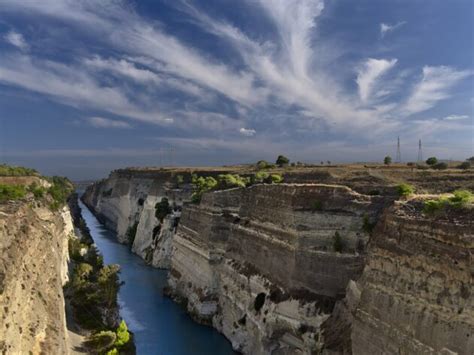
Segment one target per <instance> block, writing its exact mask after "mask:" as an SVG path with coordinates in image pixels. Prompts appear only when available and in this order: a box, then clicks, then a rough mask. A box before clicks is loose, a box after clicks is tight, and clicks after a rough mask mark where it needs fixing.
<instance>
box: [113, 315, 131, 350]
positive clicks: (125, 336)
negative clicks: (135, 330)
mask: <svg viewBox="0 0 474 355" xmlns="http://www.w3.org/2000/svg"><path fill="white" fill-rule="evenodd" d="M129 340H130V333H129V332H128V327H127V324H126V323H125V321H124V320H123V319H122V321H121V322H120V325H119V327H118V328H117V340H116V341H115V344H114V345H115V346H118V347H121V346H124V345H125V344H127V343H128V341H129Z"/></svg>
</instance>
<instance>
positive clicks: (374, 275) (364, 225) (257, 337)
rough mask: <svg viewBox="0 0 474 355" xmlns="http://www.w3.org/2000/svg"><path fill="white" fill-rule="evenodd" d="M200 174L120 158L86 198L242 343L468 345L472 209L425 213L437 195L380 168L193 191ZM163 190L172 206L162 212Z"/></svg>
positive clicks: (406, 349)
mask: <svg viewBox="0 0 474 355" xmlns="http://www.w3.org/2000/svg"><path fill="white" fill-rule="evenodd" d="M180 173H181V174H185V176H184V179H182V178H180V179H178V178H177V176H178V175H179V174H180ZM186 173H187V175H186ZM202 173H203V174H204V175H205V172H204V171H203V172H202ZM191 174H192V172H190V171H187V172H183V171H181V172H177V171H173V170H170V171H166V170H163V171H155V172H154V173H153V174H152V173H150V172H149V171H140V170H139V171H135V170H123V171H116V172H113V173H112V174H111V176H110V177H109V179H106V180H103V181H101V182H98V183H96V184H94V185H93V186H91V187H89V188H88V190H87V191H86V194H85V195H84V198H83V200H84V202H85V203H86V204H87V205H88V206H89V207H90V208H91V209H92V210H93V211H94V212H95V213H96V215H97V216H98V217H99V218H102V220H103V221H104V222H105V223H106V224H107V225H108V226H109V227H110V228H112V229H114V230H117V231H119V239H120V240H121V241H123V242H129V243H131V247H132V249H133V250H134V251H135V252H136V253H137V254H139V255H141V256H142V257H143V258H144V259H145V260H147V261H148V262H149V263H150V264H152V265H155V266H158V267H164V268H169V270H170V272H169V280H168V281H169V288H168V293H169V295H170V296H171V297H173V298H174V299H175V300H176V301H178V302H181V303H182V304H183V305H185V307H186V308H187V310H188V311H189V313H190V314H191V315H192V316H193V317H194V319H196V320H197V321H199V322H202V323H206V324H209V325H212V326H214V327H215V328H216V329H218V330H219V331H220V332H222V333H223V334H224V335H225V336H226V337H227V338H228V339H229V340H230V341H231V342H232V345H233V347H234V349H236V350H238V351H240V352H242V353H245V354H269V353H272V354H295V353H301V354H309V353H314V352H317V353H318V352H319V353H325V354H345V353H347V354H349V353H357V354H364V353H387V354H395V353H400V352H401V353H407V354H418V353H420V352H422V353H439V352H441V353H443V352H444V353H446V354H448V353H458V354H470V353H472V351H473V343H472V339H473V337H472V331H473V319H474V317H472V315H473V313H472V312H473V304H474V300H473V295H472V292H471V291H470V290H471V288H472V287H471V286H472V283H471V282H472V279H471V277H472V276H471V275H470V271H469V270H471V269H472V265H471V263H472V261H471V255H472V250H473V240H474V236H473V230H474V226H473V224H472V220H474V219H473V218H472V217H473V215H472V209H468V210H467V212H465V211H464V212H463V211H462V210H455V211H452V212H451V214H443V215H441V216H440V215H427V214H425V213H424V212H423V199H426V198H433V196H421V195H420V196H417V197H415V198H411V199H404V200H400V201H398V202H394V200H396V199H398V197H397V196H395V195H394V191H395V190H396V189H395V184H394V183H390V182H387V181H385V180H383V179H380V175H381V174H380V173H379V174H378V175H377V176H378V177H377V178H375V177H374V175H375V174H371V176H370V177H367V179H366V180H364V177H363V176H362V177H361V176H359V175H358V174H355V173H354V174H353V175H351V174H346V176H345V177H344V178H341V177H339V178H337V179H336V178H335V177H334V176H332V177H331V176H330V175H329V176H328V175H327V174H326V175H324V174H323V175H324V176H323V175H321V174H319V175H318V176H320V177H321V180H323V181H322V182H324V183H321V181H319V182H318V183H314V182H313V183H310V182H308V179H309V180H310V177H308V176H306V175H305V176H303V177H302V176H300V177H294V176H291V175H290V176H286V177H285V181H291V182H292V183H288V184H279V185H266V184H261V185H254V186H251V187H247V188H236V189H230V190H225V191H216V192H210V193H206V194H204V195H203V197H202V200H201V202H200V203H199V204H190V203H187V202H188V201H189V199H190V195H191V192H192V191H191V187H190V185H189V181H190V176H191ZM416 178H417V179H418V180H419V181H420V184H419V186H420V187H419V188H420V190H421V189H422V188H426V187H427V188H429V189H431V191H438V190H441V191H442V190H443V188H442V187H440V185H439V184H436V181H440V180H442V179H443V178H444V177H443V176H442V173H440V176H437V177H436V178H434V179H432V180H431V182H427V181H424V180H423V178H422V177H421V176H417V177H416ZM463 178H464V177H463ZM302 179H303V180H302ZM334 180H337V181H336V182H337V184H334V183H329V182H335V181H334ZM302 181H303V182H304V183H300V182H302ZM414 181H416V180H414ZM433 181H434V182H433ZM462 181H467V182H468V183H470V182H469V181H470V180H469V179H468V180H463V179H459V180H457V182H456V183H459V182H462ZM345 182H347V183H345ZM430 184H433V185H430ZM444 188H447V187H446V186H445V187H444ZM373 191H378V193H374V192H373ZM442 192H443V191H442ZM163 197H166V198H167V199H168V202H169V204H170V206H172V211H171V212H170V213H169V214H168V215H167V216H166V217H165V218H163V220H160V219H159V218H157V217H156V204H157V203H159V202H161V201H162V199H163ZM175 207H176V208H175ZM122 218H125V221H122ZM178 221H179V223H177V222H178ZM134 226H136V228H132V229H130V228H131V227H134ZM405 226H407V227H406V228H405ZM133 229H135V230H136V233H135V234H134V233H130V232H129V231H130V230H131V231H132V232H133ZM132 236H133V238H131V237H132ZM440 260H443V263H442V265H441V264H440V266H437V265H438V264H437V263H438V262H439V261H440ZM444 283H446V285H448V286H444ZM405 314H411V316H410V317H408V316H404V315H405ZM373 334H376V337H377V339H376V340H374V339H373V337H372V335H373ZM451 339H454V340H451Z"/></svg>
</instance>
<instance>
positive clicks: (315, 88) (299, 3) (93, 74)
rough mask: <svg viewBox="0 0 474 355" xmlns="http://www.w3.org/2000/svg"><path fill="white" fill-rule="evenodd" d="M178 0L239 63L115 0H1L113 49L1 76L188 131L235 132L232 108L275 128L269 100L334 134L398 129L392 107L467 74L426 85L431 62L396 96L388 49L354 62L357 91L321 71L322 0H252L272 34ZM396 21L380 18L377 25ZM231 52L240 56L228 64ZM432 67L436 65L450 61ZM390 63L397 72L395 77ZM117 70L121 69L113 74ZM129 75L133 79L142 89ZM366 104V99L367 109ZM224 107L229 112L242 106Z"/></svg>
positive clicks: (6, 70)
mask: <svg viewBox="0 0 474 355" xmlns="http://www.w3.org/2000/svg"><path fill="white" fill-rule="evenodd" d="M183 3H184V5H183ZM183 3H182V6H184V7H185V9H186V11H187V12H188V15H191V16H193V17H194V19H195V20H197V22H198V23H199V24H200V25H201V27H202V29H205V30H206V31H208V32H210V33H212V34H213V35H215V36H216V46H217V45H220V44H221V43H220V42H219V41H224V42H225V43H224V45H229V44H230V45H232V46H233V50H234V51H235V53H237V55H238V56H240V57H239V58H235V62H234V61H233V62H232V63H226V62H224V61H223V60H222V59H219V58H218V57H216V56H215V53H213V52H203V50H202V49H200V48H199V47H197V46H195V44H194V43H193V42H186V41H182V40H180V39H179V38H178V37H176V36H174V35H173V34H171V33H166V31H165V29H166V27H165V26H160V24H159V23H158V22H155V21H154V22H151V21H149V20H146V19H144V18H141V17H140V16H139V15H138V14H137V13H135V12H134V11H133V10H132V9H131V8H130V7H127V6H123V4H126V2H123V1H115V0H104V1H101V2H99V3H97V2H92V1H60V0H45V1H44V2H41V4H38V2H34V1H28V2H22V1H16V0H4V1H3V2H2V9H0V11H18V12H23V13H28V14H34V15H35V16H36V15H42V16H48V17H55V18H60V19H61V20H65V22H66V21H67V23H68V26H70V27H71V28H79V30H81V31H85V32H87V33H88V34H89V35H94V36H95V37H96V38H97V41H98V42H99V43H100V45H101V46H103V47H107V46H108V47H109V48H110V52H111V53H114V57H113V58H112V57H110V58H102V57H97V56H94V54H95V53H88V56H87V57H88V58H89V59H82V60H81V59H78V63H75V64H70V65H69V66H61V65H54V63H51V62H46V61H34V60H30V62H27V61H25V60H24V61H23V62H22V61H18V62H17V61H16V60H15V59H14V58H10V59H8V58H0V81H2V82H6V83H10V84H12V85H17V86H21V87H23V88H25V89H28V90H33V91H37V92H41V93H44V94H46V95H49V96H50V97H52V98H53V99H55V100H57V101H60V102H62V103H66V104H70V105H73V106H87V107H91V108H95V109H100V110H103V111H104V112H109V113H112V114H116V115H120V116H124V117H130V118H134V119H139V120H144V121H147V122H157V123H167V122H169V121H170V120H171V118H170V117H173V118H174V119H175V124H176V126H177V127H179V128H182V129H188V130H189V129H190V127H192V129H194V128H195V127H197V126H201V127H202V129H208V130H210V131H220V132H229V133H232V132H233V133H234V134H235V132H237V131H239V132H240V128H241V125H242V123H241V122H242V121H240V120H238V119H236V118H242V117H241V116H245V117H246V120H245V122H246V124H249V125H252V122H251V121H252V120H254V121H256V120H272V127H278V124H279V123H281V122H279V118H278V117H275V115H272V114H270V113H269V112H272V110H273V112H275V111H276V112H285V113H287V112H289V111H292V112H293V113H294V114H288V117H290V116H291V118H286V123H294V124H289V125H287V127H290V128H288V129H289V130H290V129H295V127H296V128H298V129H304V128H306V127H313V128H314V127H318V130H327V131H330V132H331V133H332V132H336V133H341V132H343V133H344V134H350V135H362V136H368V135H371V136H374V135H380V134H382V133H384V132H387V131H390V130H394V129H399V128H400V125H401V123H400V122H401V120H400V117H402V116H403V115H405V116H406V115H407V114H410V113H413V112H419V111H420V110H425V109H426V108H427V107H432V106H434V105H435V104H436V103H437V102H438V101H439V100H440V99H442V98H444V97H448V96H449V95H450V93H451V89H452V88H453V86H454V84H455V83H457V82H458V81H460V80H461V79H463V78H465V77H466V75H464V74H462V75H458V76H457V77H456V74H459V73H465V72H462V71H456V70H455V69H452V68H449V70H451V72H450V74H451V75H447V74H446V75H444V76H445V77H444V78H443V80H442V81H443V83H440V84H439V85H438V87H434V88H433V87H431V88H430V86H432V84H430V83H432V82H433V80H434V79H433V73H430V69H429V68H432V67H425V68H424V70H423V76H424V77H423V80H422V82H421V83H418V84H417V85H416V87H415V88H414V90H413V93H412V95H411V97H410V98H409V99H408V100H407V101H406V102H405V101H401V99H399V97H400V96H403V92H401V90H400V89H401V88H402V85H401V84H399V83H394V80H392V79H390V81H389V80H383V79H384V75H385V74H386V73H387V72H388V71H389V70H391V69H392V68H394V67H395V64H396V63H397V61H396V59H373V58H370V59H368V60H367V61H366V62H365V63H364V64H363V65H362V66H361V67H360V68H356V69H355V70H356V71H358V75H357V83H358V95H357V93H356V92H349V90H347V88H346V85H345V83H347V82H348V80H350V77H344V78H342V77H340V78H334V76H335V75H334V73H335V70H333V69H334V67H332V68H331V69H330V70H329V69H328V66H326V65H327V64H328V63H327V62H324V59H321V57H323V58H324V57H325V56H326V53H327V52H331V51H333V49H334V48H333V47H336V46H335V45H334V46H333V44H332V43H331V42H330V41H325V39H322V38H320V37H319V36H318V22H319V19H320V16H321V14H322V13H323V11H324V1H323V0H273V1H267V0H259V1H257V2H256V1H253V0H248V1H247V2H246V5H247V6H249V7H251V8H249V9H248V10H249V11H260V12H261V14H259V15H261V16H265V17H266V18H267V19H266V20H270V21H271V22H272V23H273V27H274V28H275V29H276V31H277V32H276V33H272V34H270V35H269V36H268V37H266V36H265V35H263V34H259V35H258V36H257V34H255V32H254V31H246V28H238V27H235V26H234V25H232V24H230V23H227V22H225V21H224V20H217V19H214V18H211V17H210V16H209V15H207V13H206V12H204V11H199V9H197V8H194V7H193V6H192V5H190V2H187V1H183ZM404 23H405V22H399V23H397V24H395V25H390V24H381V29H380V30H381V35H382V36H383V35H385V34H387V33H389V32H391V31H394V30H395V29H396V28H398V27H400V26H402V25H403V24H404ZM223 48H225V47H223ZM232 53H234V52H232ZM239 60H241V63H238V64H239V65H238V66H235V65H234V64H235V63H236V62H238V61H239ZM330 64H333V63H330ZM427 68H428V69H427ZM434 68H438V71H439V68H446V67H434ZM336 69H337V68H336ZM397 69H398V68H397ZM336 71H337V70H336ZM342 72H344V71H342ZM350 72H351V75H353V73H354V69H353V68H350ZM395 74H396V75H394V77H395V76H396V77H398V76H399V75H398V74H397V73H395ZM111 76H112V78H111ZM117 77H119V79H120V80H115V79H116V78H117ZM453 77H454V78H453ZM446 78H447V79H448V80H445V79H446ZM123 79H125V80H123ZM409 80H410V79H409V77H404V78H403V80H401V81H403V85H405V84H407V83H408V81H409ZM132 81H133V83H132ZM434 81H436V80H434ZM342 83H344V84H342ZM129 84H133V85H129ZM135 86H140V90H136V88H135ZM405 86H406V85H405ZM168 89H170V90H178V91H179V92H183V93H187V94H190V95H193V96H194V97H193V98H191V99H190V100H183V99H182V98H179V97H178V95H167V96H165V97H166V98H163V97H161V96H160V95H159V94H157V93H158V91H159V93H161V92H162V91H163V92H165V93H166V91H165V90H168ZM403 89H405V87H403ZM392 93H393V94H394V95H391V96H388V95H389V94H392ZM395 94H398V95H395ZM220 95H222V96H224V97H226V98H227V99H229V100H221V101H220V103H222V102H224V101H225V103H224V104H222V106H225V111H224V110H223V112H222V113H218V112H212V111H214V110H215V109H216V106H215V105H214V106H213V107H209V105H208V106H205V105H204V104H203V103H205V104H208V103H209V102H210V103H211V104H212V100H215V99H216V98H217V99H220ZM170 96H172V98H171V99H170ZM382 99H383V100H384V101H383V102H382ZM204 101H207V102H204ZM227 101H230V102H231V103H230V104H229V103H228V102H227ZM361 101H362V103H363V104H364V105H362V106H361ZM367 104H371V105H370V106H371V107H370V109H369V108H368V106H369V105H367ZM222 106H220V107H222ZM227 109H228V110H227ZM228 112H236V114H235V115H237V116H238V117H233V114H227V113H228ZM244 112H245V113H244ZM295 112H296V113H295ZM298 112H300V113H304V114H298ZM402 113H403V114H402ZM247 122H248V123H247ZM204 127H205V128H204ZM368 128H370V129H368ZM243 129H245V130H249V129H248V128H243ZM275 131H277V129H275ZM280 131H281V130H280V129H278V133H276V134H279V132H280ZM347 132H350V133H347ZM241 133H242V132H241ZM242 134H243V133H242Z"/></svg>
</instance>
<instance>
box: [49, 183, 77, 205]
mask: <svg viewBox="0 0 474 355" xmlns="http://www.w3.org/2000/svg"><path fill="white" fill-rule="evenodd" d="M50 182H51V183H52V185H51V187H50V188H49V189H48V193H49V195H50V196H51V197H52V198H53V202H52V203H51V206H50V207H51V209H53V210H57V209H59V208H60V207H62V206H63V205H64V204H65V203H66V201H67V198H68V197H69V195H70V194H71V193H72V192H73V190H74V187H73V186H72V184H71V182H70V181H69V180H68V179H67V178H65V177H61V176H53V177H52V178H51V179H50Z"/></svg>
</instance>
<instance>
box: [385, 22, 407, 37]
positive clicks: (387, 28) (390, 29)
mask: <svg viewBox="0 0 474 355" xmlns="http://www.w3.org/2000/svg"><path fill="white" fill-rule="evenodd" d="M404 24H406V21H401V22H398V23H396V24H394V25H389V24H388V23H381V24H380V36H381V37H382V38H383V37H384V36H385V35H386V34H387V33H389V32H393V31H395V30H396V29H398V28H400V27H402V26H403V25H404Z"/></svg>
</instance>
